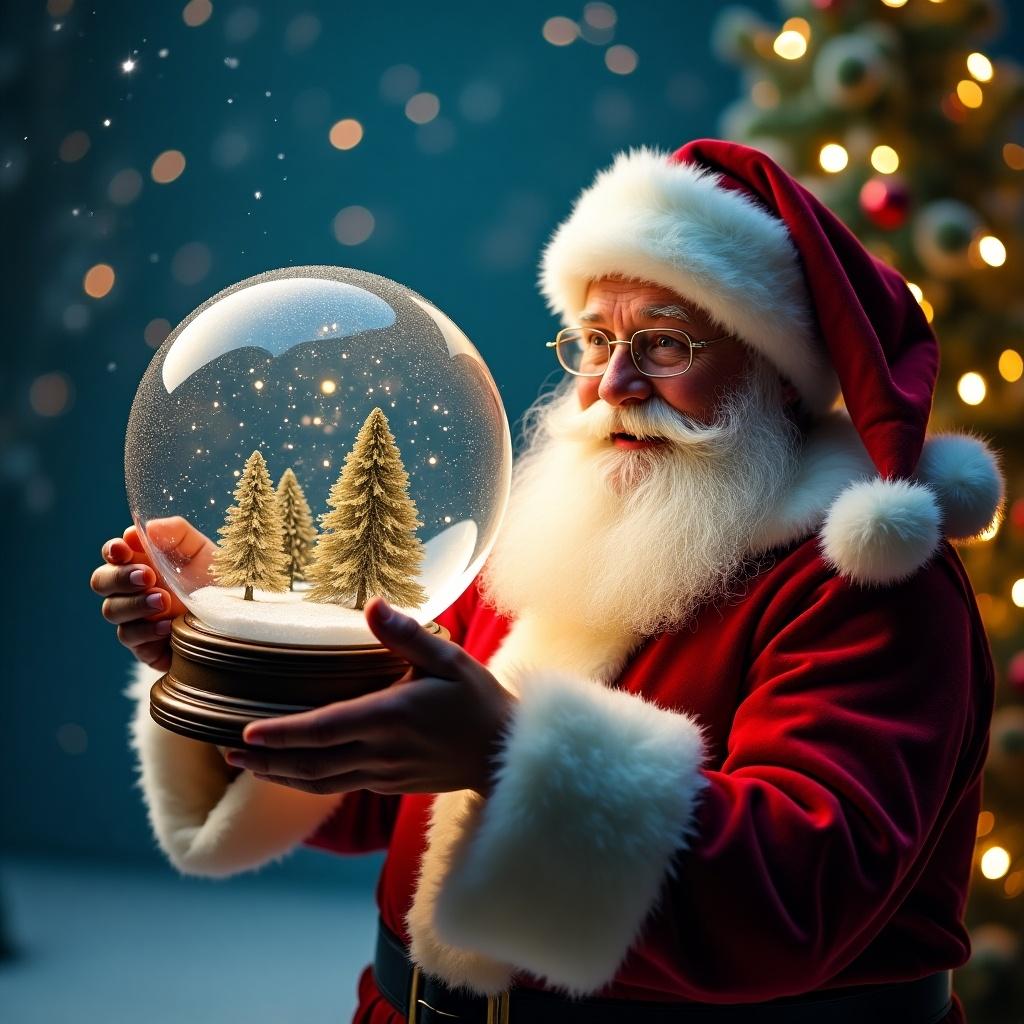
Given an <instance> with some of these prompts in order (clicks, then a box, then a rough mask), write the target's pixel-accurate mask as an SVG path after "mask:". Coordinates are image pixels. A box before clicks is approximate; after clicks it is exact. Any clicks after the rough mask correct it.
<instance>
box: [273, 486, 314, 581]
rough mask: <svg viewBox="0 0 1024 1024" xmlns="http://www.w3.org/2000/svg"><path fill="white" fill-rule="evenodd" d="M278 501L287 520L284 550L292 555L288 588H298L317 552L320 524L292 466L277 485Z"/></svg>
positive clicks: (288, 554)
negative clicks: (317, 528) (316, 520)
mask: <svg viewBox="0 0 1024 1024" xmlns="http://www.w3.org/2000/svg"><path fill="white" fill-rule="evenodd" d="M277 504H278V507H279V508H280V509H281V519H282V522H283V526H282V532H283V537H284V552H285V554H286V555H287V556H288V567H287V570H286V571H287V573H288V589H289V590H294V589H295V581H296V580H300V581H301V580H305V578H306V575H305V573H306V566H307V565H309V562H310V560H311V558H312V556H313V541H314V540H315V539H316V527H315V526H314V525H313V515H312V513H311V512H310V511H309V502H307V501H306V495H305V494H304V493H303V491H302V487H301V485H300V484H299V481H298V478H297V477H296V476H295V472H294V470H292V468H291V467H290V466H289V467H288V469H286V470H285V471H284V473H283V474H282V476H281V480H280V482H279V483H278V485H277Z"/></svg>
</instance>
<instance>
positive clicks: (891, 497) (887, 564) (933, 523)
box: [821, 478, 942, 584]
mask: <svg viewBox="0 0 1024 1024" xmlns="http://www.w3.org/2000/svg"><path fill="white" fill-rule="evenodd" d="M941 519H942V516H941V513H940V511H939V506H938V503H937V502H936V499H935V494H934V493H933V492H932V491H931V490H930V489H929V488H928V487H927V486H924V485H923V484H917V483H911V482H910V481H908V480H882V479H879V478H876V479H874V480H861V481H858V482H856V483H852V484H850V485H849V486H848V487H847V488H846V489H845V490H844V491H843V492H842V493H841V494H840V495H839V497H838V498H836V500H835V501H834V502H833V503H832V507H831V508H830V509H829V510H828V514H827V516H826V518H825V524H824V526H823V527H822V529H821V548H822V554H823V556H824V558H825V560H826V561H827V562H828V563H829V564H830V565H831V566H832V567H833V568H834V569H836V571H837V572H839V573H840V575H842V576H846V577H847V578H848V579H851V580H853V581H854V582H857V583H869V584H870V583H874V584H881V583H895V582H897V581H898V580H902V579H906V578H907V577H908V576H910V575H911V574H912V573H914V572H916V571H917V570H918V569H919V568H920V567H921V566H922V565H924V564H925V562H927V561H928V559H929V558H931V556H932V555H933V554H934V553H935V550H936V548H937V547H938V544H939V538H940V536H941V535H940V530H939V527H940V524H941Z"/></svg>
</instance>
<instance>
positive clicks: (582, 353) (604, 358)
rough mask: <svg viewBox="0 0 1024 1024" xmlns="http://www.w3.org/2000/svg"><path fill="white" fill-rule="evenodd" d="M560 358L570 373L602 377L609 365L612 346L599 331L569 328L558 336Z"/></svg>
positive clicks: (585, 328) (586, 328)
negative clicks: (609, 353)
mask: <svg viewBox="0 0 1024 1024" xmlns="http://www.w3.org/2000/svg"><path fill="white" fill-rule="evenodd" d="M557 341H558V358H559V360H560V361H561V363H562V366H564V367H565V368H566V369H567V370H568V371H569V372H570V373H578V374H581V375H584V376H588V375H591V374H593V375H595V376H597V375H600V374H601V373H602V372H603V371H604V368H605V366H607V365H608V352H609V350H610V349H611V346H610V345H609V344H608V339H607V338H606V337H605V336H604V335H603V334H602V333H601V332H600V331H598V330H593V329H591V328H588V327H567V328H566V329H565V330H564V331H560V332H559V334H558V338H557Z"/></svg>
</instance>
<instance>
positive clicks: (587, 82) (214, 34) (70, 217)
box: [0, 2, 773, 864]
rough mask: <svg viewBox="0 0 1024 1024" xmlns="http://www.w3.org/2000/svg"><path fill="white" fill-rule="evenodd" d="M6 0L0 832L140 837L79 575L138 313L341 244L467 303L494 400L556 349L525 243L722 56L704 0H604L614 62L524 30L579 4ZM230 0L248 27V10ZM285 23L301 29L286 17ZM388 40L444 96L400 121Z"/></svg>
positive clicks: (115, 445)
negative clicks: (350, 234)
mask: <svg viewBox="0 0 1024 1024" xmlns="http://www.w3.org/2000/svg"><path fill="white" fill-rule="evenodd" d="M19 6H20V7H21V10H20V11H19V12H15V11H14V10H12V9H7V11H6V13H5V15H4V18H5V19H6V24H5V26H4V31H3V33H2V38H4V39H5V40H7V41H8V42H7V43H6V44H5V49H4V51H3V53H0V75H2V76H3V81H4V85H5V95H6V98H7V104H6V112H5V114H4V117H3V140H2V142H0V146H2V147H3V155H4V159H3V160H2V161H0V163H3V164H4V165H5V166H4V172H3V176H2V191H0V196H2V200H3V202H4V205H5V208H6V217H5V221H6V222H7V223H10V224H12V225H13V230H11V232H10V234H9V236H8V244H7V249H8V254H9V255H13V257H14V258H13V259H12V260H11V262H10V263H9V265H8V268H7V270H6V271H5V272H4V276H3V286H4V291H5V302H4V338H3V342H2V345H3V358H4V369H3V378H2V387H3V394H4V405H5V412H4V414H3V415H4V420H3V427H4V441H5V452H4V457H3V461H2V470H3V472H2V480H3V486H4V491H3V496H4V502H3V504H4V506H5V510H4V516H5V521H6V525H5V529H4V534H3V535H4V537H6V538H7V539H8V544H7V545H6V552H7V555H6V558H7V574H6V575H7V580H8V585H7V586H6V587H5V588H4V591H5V609H4V621H5V625H6V627H7V628H8V630H9V633H8V635H9V637H10V641H9V642H8V645H7V651H8V668H7V671H6V672H5V676H6V682H5V686H4V697H5V699H4V706H3V708H2V722H3V726H2V728H3V734H4V742H3V743H2V744H0V778H2V779H3V780H4V781H3V787H4V803H5V813H4V814H3V815H2V824H0V828H2V830H3V832H2V836H3V838H2V842H3V845H4V847H5V848H6V849H7V850H8V851H23V852H29V851H48V852H74V853H79V854H89V855H95V856H99V857H104V858H109V857H127V858H145V859H148V860H150V861H153V862H154V863H155V862H156V861H157V859H158V857H159V855H158V854H157V853H156V852H155V850H154V847H153V843H152V840H151V838H150V835H149V830H148V826H147V824H146V822H145V818H144V813H143V808H142V806H141V802H140V799H139V794H138V793H137V792H136V791H134V790H133V788H132V773H131V771H130V759H129V756H128V752H127V749H126V742H125V736H126V733H125V727H126V721H127V717H128V710H129V709H128V704H127V702H126V701H125V700H124V699H123V698H122V697H121V691H122V689H123V686H124V684H125V681H126V679H127V674H128V668H129V664H130V659H129V656H128V655H127V653H126V652H125V651H124V650H123V649H122V648H121V647H120V646H119V645H118V644H117V642H116V639H115V637H114V631H113V628H112V627H110V626H108V625H107V624H106V623H104V622H103V620H102V619H101V618H100V615H99V607H98V606H99V601H98V599H97V598H96V596H95V595H94V594H92V593H91V591H90V590H89V588H88V578H89V574H90V572H91V571H92V569H93V567H94V566H95V565H96V564H97V563H98V561H99V558H98V554H99V548H100V545H101V543H102V542H103V541H104V540H105V539H107V538H108V537H110V536H113V535H115V534H118V533H120V532H121V530H123V528H124V527H125V526H126V525H128V522H129V520H128V517H127V509H126V502H125V497H124V480H123V439H124V428H125V423H126V421H127V416H128V410H129V407H130V405H131V401H132V398H133V395H134V392H135V387H136V385H137V383H138V380H139V378H140V377H141V375H142V373H143V371H144V369H145V367H146V365H147V363H148V362H149V360H150V358H151V357H152V355H153V349H152V348H151V347H150V346H149V345H147V343H146V341H145V340H144V331H145V329H146V325H147V324H148V323H149V322H150V321H151V320H153V319H154V318H158V317H159V318H164V319H166V320H167V321H169V322H170V323H171V324H172V325H173V324H176V323H177V322H178V321H179V320H181V319H182V318H183V317H185V316H186V314H188V313H189V312H190V311H191V310H192V309H193V308H194V307H195V306H197V305H199V304H200V303H201V302H202V301H203V300H204V299H205V298H207V297H208V296H209V295H212V294H213V293H214V292H216V291H218V290H219V289H221V288H223V287H225V286H227V285H229V284H231V283H233V282H235V281H238V280H240V279H242V278H245V277H247V276H249V275H251V274H256V273H258V272H260V271H263V270H267V269H269V268H272V267H281V266H287V265H289V264H295V265H299V264H305V263H333V264H340V265H348V266H353V267H360V268H363V269H366V270H370V271H373V272H375V273H378V274H383V275H386V276H388V277H391V278H393V279H395V280H398V281H401V282H402V283H404V284H407V285H408V286H409V287H411V288H413V289H415V290H416V291H418V292H420V293H421V294H423V295H424V296H426V297H427V298H429V299H430V300H431V301H433V302H434V303H436V304H437V305H438V306H440V308H441V309H443V310H445V311H446V312H447V313H448V314H449V315H450V316H451V317H452V318H453V319H454V320H455V321H456V322H457V323H459V325H460V326H461V327H462V328H463V330H465V331H466V333H467V334H468V335H469V337H470V338H471V339H472V340H473V341H474V343H475V344H476V345H477V347H478V348H479V349H480V351H481V352H482V354H483V356H484V358H485V359H486V360H487V362H488V364H489V365H490V367H491V370H492V373H493V375H494V377H495V379H496V380H497V382H498V384H499V386H500V389H501V393H502V396H503V400H504V402H505V406H506V409H507V412H508V415H509V419H510V421H512V422H513V423H514V421H515V420H516V419H517V418H518V417H519V415H520V414H521V413H522V411H523V410H524V408H525V407H526V406H527V405H528V404H529V402H530V401H531V400H532V399H533V398H534V397H536V395H537V393H538V390H539V388H540V387H541V386H542V385H543V384H544V382H545V380H547V379H549V378H550V377H551V374H552V370H553V361H552V359H551V354H550V352H549V351H547V350H546V349H545V348H544V346H543V342H544V341H545V340H547V338H549V337H551V335H552V333H553V328H554V326H555V325H554V321H553V320H552V318H551V317H550V316H549V315H548V314H547V312H546V310H545V308H544V305H543V302H542V300H541V299H540V297H539V295H538V292H537V289H536V286H535V281H536V264H537V257H538V254H539V251H540V249H541V246H542V245H543V243H544V241H545V240H546V238H547V237H548V236H549V235H550V233H551V231H552V230H553V228H554V227H555V226H556V224H557V223H558V222H559V221H560V220H561V219H562V218H563V217H565V216H566V215H567V213H568V211H569V207H570V203H571V200H572V198H573V197H574V196H575V195H576V193H577V192H578V191H579V190H580V189H581V188H582V187H583V186H584V185H585V184H586V183H588V182H589V181H590V180H591V178H592V177H593V175H594V173H595V171H596V170H597V169H598V168H599V167H601V166H604V165H605V164H607V163H608V162H609V161H610V159H611V157H612V155H613V153H614V152H615V151H616V150H618V149H620V148H622V147H625V146H629V145H635V144H652V145H657V146H662V147H665V148H674V147H676V146H677V145H679V144H681V143H682V142H683V141H685V140H686V139H688V138H692V137H698V136H702V135H713V134H715V132H716V126H717V118H718V115H719V113H720V111H721V109H722V108H723V106H724V105H725V104H726V103H727V102H728V101H730V100H731V99H733V98H734V97H735V96H736V95H738V93H739V83H738V82H737V80H736V75H735V73H734V72H733V71H732V70H731V69H729V68H727V67H725V66H723V65H720V64H719V63H718V62H717V61H716V59H715V57H714V56H713V55H712V54H711V53H710V52H709V46H708V42H707V41H708V39H709V35H710V26H711V22H712V19H713V15H714V13H715V9H716V6H717V5H714V4H694V5H684V4H653V3H651V4H630V5H628V7H623V9H622V10H620V11H619V12H618V14H619V19H618V24H617V25H616V27H615V30H614V40H613V42H614V43H622V44H625V45H628V46H631V47H632V48H633V49H634V50H635V51H636V52H637V54H638V59H639V60H638V66H637V68H636V70H635V71H634V72H633V73H632V74H630V75H616V74H613V73H612V72H610V71H609V70H608V68H607V67H606V66H605V62H604V54H605V51H606V48H607V43H605V44H603V45H596V44H591V43H588V42H586V41H584V40H582V39H578V40H577V41H576V42H574V43H573V44H572V45H570V46H567V47H556V46H553V45H551V44H549V43H547V42H546V41H545V40H544V38H543V35H542V27H543V25H544V22H545V20H546V19H547V18H549V17H551V16H553V15H558V14H564V15H567V16H570V17H574V18H576V19H580V18H581V16H582V5H570V6H569V7H555V6H552V5H551V4H549V3H537V2H517V3H514V4H493V5H492V4H488V5H481V4H474V3H466V2H461V3H446V4H442V5H438V4H413V3H378V4H372V5H355V4H333V3H332V4H321V5H310V4H303V5H299V4H287V3H274V4H271V3H262V4H252V3H250V4H240V3H217V4H215V5H214V13H213V16H212V17H211V18H210V20H209V21H207V22H206V23H205V24H204V25H202V26H200V27H198V28H189V27H187V26H186V25H185V24H184V22H183V20H182V17H181V6H182V5H180V4H177V3H159V4H129V3H96V4H89V3H78V4H76V5H75V6H74V7H73V8H72V10H71V12H70V14H68V15H67V16H66V17H58V18H54V17H52V16H50V15H48V14H47V13H46V11H45V9H44V5H42V4H34V5H31V7H32V9H31V10H29V5H24V4H23V5H19ZM761 6H762V8H763V9H764V10H765V11H766V12H769V13H770V12H771V11H772V10H773V8H772V5H771V4H762V5H761ZM92 8H95V12H93V10H92ZM239 12H241V13H239ZM309 15H312V16H313V18H314V19H315V21H311V20H310V19H309V17H308V16H309ZM297 18H299V19H304V20H299V21H298V22H296V20H295V19H297ZM247 23H248V27H249V28H252V26H253V25H254V24H255V25H256V27H255V31H253V32H252V34H251V35H250V36H249V38H247V39H245V40H244V41H242V40H239V39H238V36H239V34H240V30H241V29H245V28H246V27H247ZM57 24H60V26H61V27H60V28H59V29H57V28H56V25H57ZM304 26H305V28H306V29H307V32H306V35H307V37H308V36H309V35H312V34H313V32H312V31H311V30H312V29H314V28H315V27H317V26H318V27H319V32H318V34H317V35H316V38H315V40H313V41H312V42H311V43H310V44H309V45H306V46H296V37H297V36H301V30H302V28H303V27H304ZM289 40H291V45H289ZM302 41H303V40H302V39H301V38H299V40H298V42H300V43H301V42H302ZM162 48H166V49H167V50H168V51H169V52H168V54H167V56H166V57H160V56H159V51H160V50H161V49H162ZM136 51H137V53H136ZM129 56H134V57H135V59H136V60H137V64H136V67H135V69H134V70H133V71H132V72H131V73H128V74H126V73H124V72H123V71H122V69H121V62H122V61H123V60H125V59H126V58H128V57H129ZM226 58H235V59H237V61H238V66H237V67H235V68H232V67H229V66H228V65H227V64H226V63H225V59H226ZM395 65H408V66H410V67H412V68H414V69H415V70H416V72H418V75H419V79H420V84H419V90H421V91H428V92H432V93H434V94H435V95H436V96H437V97H438V98H439V100H440V105H441V111H440V115H439V117H438V119H437V120H436V121H435V122H433V123H431V124H427V125H423V126H419V125H416V124H414V123H412V122H411V121H410V120H409V119H408V118H407V117H406V116H405V113H404V109H403V104H402V103H401V102H395V101H394V100H393V99H389V98H388V97H387V96H386V95H385V93H386V92H387V85H388V82H389V81H394V79H396V78H400V77H401V74H396V73H395V72H391V73H390V74H388V69H389V68H393V67H394V66H395ZM406 74H407V73H406ZM268 90H269V91H270V93H271V95H270V96H269V97H267V96H266V95H265V93H266V92H267V91H268ZM474 96H475V97H476V106H475V107H474V104H473V99H474ZM481 97H482V98H483V100H485V101H487V102H481ZM229 99H230V100H231V101H232V102H230V103H229V102H228V100H229ZM488 107H489V108H490V109H485V108H488ZM495 108H497V109H495ZM487 114H493V116H490V117H487V118H486V119H482V118H483V115H487ZM346 117H351V118H355V119H357V120H359V121H360V122H361V123H362V124H363V127H364V132H365V134H364V137H363V140H362V142H361V143H360V144H359V145H358V146H357V147H356V148H354V149H352V150H349V151H339V150H337V149H334V148H333V147H332V146H331V145H330V143H329V141H328V132H329V129H330V126H331V125H332V124H333V123H334V122H335V121H336V120H338V119H340V118H346ZM105 118H110V120H111V124H110V126H109V127H104V126H103V124H102V122H103V120H104V119H105ZM439 122H440V123H439ZM77 129H81V130H84V131H86V132H87V133H88V135H89V136H90V139H91V143H92V144H91V148H90V149H89V151H88V153H86V155H85V156H84V157H83V158H82V159H81V160H78V161H77V162H74V163H66V162H64V161H62V160H61V159H59V157H58V149H59V146H60V143H61V140H62V139H63V138H64V137H65V136H66V135H67V134H68V133H69V132H71V131H74V130H77ZM172 148H173V149H179V150H181V151H182V152H183V153H184V154H185V157H186V161H187V165H186V169H185V171H184V173H183V174H182V175H181V177H180V178H178V179H177V180H176V181H175V182H173V183H171V184H169V185H158V184H155V183H154V182H153V181H152V180H151V178H150V176H149V168H150V165H151V163H152V161H153V160H154V158H155V157H156V156H157V155H158V154H159V153H160V152H162V151H163V150H166V149H172ZM243 151H245V152H244V155H242V156H241V158H240V159H239V156H240V154H242V153H243ZM279 153H283V154H284V159H279V158H278V154H279ZM232 161H234V162H232ZM225 162H227V163H229V164H231V165H230V166H224V164H225ZM129 167H130V168H135V169H136V170H138V171H139V173H140V174H141V176H142V178H143V186H142V190H141V193H140V194H139V196H138V198H137V199H135V201H134V202H131V203H130V204H127V205H116V204H115V203H113V202H111V201H110V199H109V197H108V187H109V183H110V181H111V179H112V178H113V177H114V175H115V174H117V173H118V172H119V171H121V170H123V169H124V168H129ZM257 191H260V192H261V193H262V198H261V199H256V198H255V195H254V193H255V192H257ZM354 205H358V206H362V207H365V208H366V209H368V210H370V211H371V212H372V214H373V216H374V219H375V229H374V232H373V234H372V235H371V236H370V237H369V239H367V240H366V241H365V242H364V243H362V244H361V245H357V246H346V245H342V244H339V242H338V241H337V239H336V238H335V236H334V233H333V230H332V222H333V219H334V217H335V215H336V214H337V213H338V211H339V210H341V209H342V208H345V207H349V206H354ZM75 210H78V213H77V214H75V213H74V211H75ZM12 240H13V246H12V244H11V241H12ZM196 242H198V243H201V244H202V246H205V247H206V249H207V250H208V254H209V269H208V271H207V272H206V273H205V274H203V275H202V276H201V277H200V279H199V280H196V281H195V282H194V283H191V284H183V283H182V282H181V280H179V277H180V276H182V275H181V268H180V265H179V267H178V268H177V269H178V276H177V277H176V273H175V271H176V267H175V254H176V253H178V251H179V250H180V249H181V248H182V247H183V246H188V245H190V244H191V243H196ZM188 251H189V250H186V253H187V252H188ZM192 251H193V252H194V251H195V250H194V249H193V250H192ZM182 261H184V262H185V264H186V268H185V269H186V271H187V270H188V269H190V267H189V265H188V260H187V259H184V257H179V264H180V263H181V262H182ZM100 262H105V263H109V264H110V265H111V266H113V268H114V270H115V272H116V283H115V286H114V288H113V290H112V291H111V292H110V294H109V295H108V296H106V297H105V298H103V299H100V300H93V299H90V298H88V297H87V296H85V295H84V293H83V291H82V278H83V275H84V273H85V272H86V270H87V269H88V268H89V267H90V266H92V265H94V264H96V263H100ZM195 263H196V261H195V260H194V259H193V261H192V264H191V269H192V271H193V273H192V276H193V277H194V276H195V273H197V272H199V271H201V270H202V266H201V263H202V260H200V261H199V264H200V265H199V266H198V267H196V266H195ZM184 276H186V277H188V274H187V273H186V274H185V275H184ZM84 318H87V323H86V324H85V325H84V326H78V325H79V324H80V322H81V320H82V319H84ZM69 323H70V324H71V325H72V326H70V327H69V326H68V324H69ZM52 372H60V373H62V374H64V375H66V377H67V379H68V380H69V381H70V384H71V387H72V392H73V393H72V400H71V401H70V403H69V405H68V407H67V409H66V411H65V412H64V413H63V414H62V415H59V416H51V417H47V416H39V415H37V414H36V413H34V412H33V409H32V407H31V405H30V402H29V389H30V386H31V383H32V381H33V380H35V379H36V378H37V377H39V376H40V375H42V374H48V373H52ZM83 748H84V749H83ZM310 857H311V858H312V861H313V862H315V861H318V860H323V859H324V858H322V857H318V856H317V855H315V854H313V855H310ZM310 862H311V861H310V859H309V858H307V859H306V860H305V861H304V863H307V864H308V863H310Z"/></svg>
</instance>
